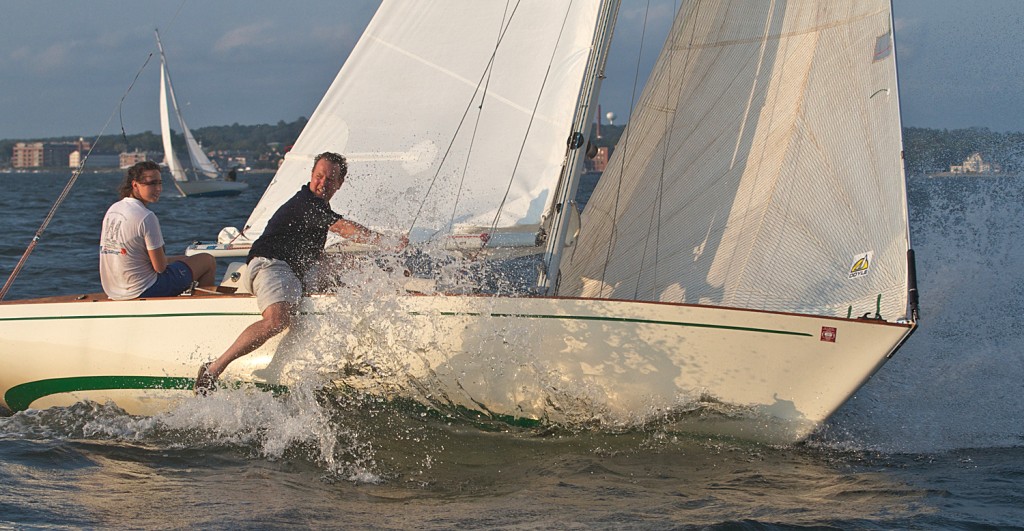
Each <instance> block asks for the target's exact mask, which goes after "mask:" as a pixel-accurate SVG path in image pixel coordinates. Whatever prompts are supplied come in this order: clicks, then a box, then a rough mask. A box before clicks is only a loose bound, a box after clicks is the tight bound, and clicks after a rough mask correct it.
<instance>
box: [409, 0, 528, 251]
mask: <svg viewBox="0 0 1024 531" xmlns="http://www.w3.org/2000/svg"><path fill="white" fill-rule="evenodd" d="M521 2H522V0H519V1H517V2H516V5H515V7H514V8H513V9H512V13H511V14H510V15H509V17H508V23H507V24H506V25H505V27H504V29H502V31H501V35H500V36H499V37H498V42H497V43H495V45H494V50H493V51H492V52H491V58H490V59H489V60H488V61H487V66H485V67H484V72H483V73H482V74H481V75H480V80H479V81H477V84H476V89H474V90H473V95H472V96H471V97H470V98H469V102H468V103H467V104H466V110H465V111H463V113H462V118H460V119H459V124H458V125H457V126H456V127H455V132H454V133H453V134H452V137H451V141H450V142H449V143H448V147H447V148H446V149H445V152H444V156H442V157H441V162H439V163H438V165H437V171H435V172H434V177H433V178H432V179H431V180H430V186H428V187H427V191H426V193H425V194H423V201H421V202H420V206H419V208H418V209H416V215H414V216H413V218H412V222H411V223H410V224H409V230H408V231H407V232H406V234H412V230H413V229H414V228H415V227H416V222H417V221H418V220H419V217H420V214H421V213H422V212H423V207H424V205H426V203H427V198H428V197H430V192H431V191H432V190H433V189H434V185H435V184H437V179H438V177H440V175H441V168H443V167H444V163H445V161H447V160H448V155H450V154H451V152H452V148H453V147H454V146H455V139H456V138H457V137H458V135H459V131H461V130H462V126H463V124H465V122H466V117H467V116H469V112H470V110H471V109H472V108H473V101H474V100H476V95H477V93H479V92H480V87H481V85H482V84H483V83H484V80H485V79H488V76H489V75H490V71H491V68H492V67H493V65H494V59H495V57H496V56H497V55H498V48H499V47H500V46H501V41H502V40H504V38H505V34H506V33H507V32H508V28H509V26H511V25H512V19H513V18H515V15H516V10H518V9H519V4H520V3H521ZM506 12H507V9H506ZM437 232H440V230H438V231H437ZM437 232H435V233H434V234H433V235H431V238H433V237H434V236H435V235H436V234H437Z"/></svg>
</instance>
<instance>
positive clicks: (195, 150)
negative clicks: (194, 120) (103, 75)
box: [156, 33, 218, 181]
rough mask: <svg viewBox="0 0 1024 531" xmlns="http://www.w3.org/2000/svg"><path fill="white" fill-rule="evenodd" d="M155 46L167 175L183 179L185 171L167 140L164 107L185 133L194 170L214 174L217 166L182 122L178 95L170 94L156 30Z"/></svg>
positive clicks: (169, 134)
mask: <svg viewBox="0 0 1024 531" xmlns="http://www.w3.org/2000/svg"><path fill="white" fill-rule="evenodd" d="M156 43H157V48H158V50H159V51H160V135H161V138H162V139H163V146H164V163H165V164H166V165H167V168H168V170H169V171H170V172H171V175H173V176H174V179H175V180H176V181H187V180H189V179H188V175H187V174H186V172H185V170H184V168H183V167H182V165H181V162H180V161H179V160H178V157H177V156H176V155H175V154H174V148H173V145H172V142H171V128H170V116H169V114H168V108H172V109H174V116H175V118H176V119H177V120H178V127H180V129H181V134H182V136H184V137H185V148H186V150H187V151H188V155H189V159H190V161H191V162H192V168H193V170H194V171H196V172H199V173H202V174H203V175H205V176H206V177H209V178H214V177H217V175H218V170H217V166H216V165H215V164H214V163H213V161H211V160H210V158H209V157H207V156H206V153H203V150H202V148H201V147H200V146H199V143H198V142H197V141H196V139H195V137H194V136H193V135H192V130H191V129H189V128H188V125H187V124H186V123H185V118H184V116H182V114H181V109H179V108H178V99H177V97H176V96H175V95H174V86H173V85H172V84H171V73H170V71H169V70H168V68H167V57H166V56H165V55H164V48H163V44H162V43H161V42H160V34H159V33H157V34H156Z"/></svg>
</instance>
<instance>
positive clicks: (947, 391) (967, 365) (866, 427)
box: [823, 177, 1024, 452]
mask: <svg viewBox="0 0 1024 531" xmlns="http://www.w3.org/2000/svg"><path fill="white" fill-rule="evenodd" d="M909 194H910V204H911V228H912V236H913V244H914V248H915V250H916V254H917V270H918V283H919V286H918V288H919V291H920V293H921V322H920V325H921V328H920V329H919V330H918V331H917V332H915V334H914V336H913V337H911V339H910V340H909V341H908V343H907V344H906V345H905V346H904V347H903V348H902V349H901V350H900V351H899V352H898V353H897V354H896V355H895V357H894V358H893V359H892V360H891V361H890V362H889V363H888V364H886V365H885V366H884V367H883V368H882V370H881V371H879V373H878V374H876V375H875V377H874V378H873V379H872V380H871V381H869V382H868V384H867V385H866V386H865V387H864V388H863V389H862V390H861V392H859V393H858V395H857V397H856V398H855V399H854V400H852V401H851V402H850V403H848V404H847V405H846V406H845V407H844V408H843V409H841V410H840V412H839V413H838V414H837V415H836V416H835V417H834V420H833V421H832V422H831V423H830V426H829V428H828V429H827V430H826V431H825V434H824V437H823V439H824V440H827V441H831V442H834V443H836V444H839V445H844V444H850V445H852V446H859V445H864V446H867V447H870V448H877V449H881V450H885V451H898V452H925V451H942V450H948V449H956V448H985V447H1002V446H1016V445H1020V444H1021V442H1022V440H1024V424H1022V423H1021V417H1020V411H1024V386H1022V384H1021V382H1022V381H1024V363H1021V350H1022V342H1021V336H1022V332H1024V322H1022V321H1021V318H1020V316H1021V315H1022V314H1024V275H1022V274H1021V272H1020V264H1021V263H1024V239H1021V237H1020V234H1021V232H1022V229H1024V180H1022V179H1019V178H1014V177H1003V178H970V177H961V178H948V179H943V178H931V179H930V178H926V177H919V178H913V179H911V180H910V182H909Z"/></svg>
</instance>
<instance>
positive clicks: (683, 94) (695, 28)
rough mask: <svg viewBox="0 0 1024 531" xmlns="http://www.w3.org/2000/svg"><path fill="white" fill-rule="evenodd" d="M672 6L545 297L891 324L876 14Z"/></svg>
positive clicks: (895, 262) (885, 110)
mask: <svg viewBox="0 0 1024 531" xmlns="http://www.w3.org/2000/svg"><path fill="white" fill-rule="evenodd" d="M681 9H682V10H681V12H680V16H678V17H677V20H676V22H675V25H674V27H673V30H672V33H671V35H670V37H669V39H668V42H667V43H666V45H665V48H664V50H663V51H662V54H661V56H660V58H659V60H658V62H657V64H656V67H655V69H654V71H653V73H652V74H651V76H650V79H649V81H648V84H647V87H646V89H645V91H644V93H643V96H642V97H641V99H640V101H639V104H638V105H637V107H636V109H635V110H634V112H633V116H632V118H631V120H630V124H629V129H628V131H627V132H625V133H624V134H623V136H622V139H621V140H620V142H619V145H618V146H617V149H616V152H615V153H614V156H613V157H612V160H611V161H610V163H609V165H608V169H607V170H606V171H605V173H604V175H603V176H602V178H601V181H600V183H599V186H598V187H597V189H596V190H595V192H594V194H593V196H592V198H591V200H590V202H589V203H588V205H587V208H586V211H585V212H584V215H583V219H582V230H581V233H580V237H579V239H578V241H577V244H576V248H575V249H574V250H573V251H571V252H570V253H569V254H568V255H567V256H566V258H565V260H564V261H563V263H562V270H561V273H562V277H561V285H560V290H559V294H561V295H569V296H584V297H605V298H615V299H639V300H651V301H665V302H683V303H699V304H711V305H720V306H729V307H738V308H751V309H763V310H774V311H787V312H799V313H813V314H819V315H832V316H840V317H846V316H847V315H848V313H852V314H853V315H854V316H857V315H862V314H864V313H871V314H872V315H874V314H875V312H876V309H877V307H876V304H879V306H880V309H881V311H880V313H881V315H882V316H883V317H884V318H886V319H888V320H892V319H896V318H901V317H903V316H905V315H906V305H907V257H906V252H907V250H908V248H909V233H908V224H907V223H908V222H907V210H906V204H907V203H906V192H905V187H904V175H903V165H902V157H901V155H902V145H901V142H902V141H901V132H900V127H901V125H900V119H899V106H898V97H897V87H896V69H895V58H894V55H893V43H892V23H891V13H890V5H889V1H888V0H871V1H866V0H863V1H861V0H859V1H856V2H851V1H825V0H790V1H787V2H781V1H762V0H732V1H729V0H719V1H706V0H705V1H700V2H697V1H689V2H684V3H683V6H682V8H681ZM879 297H880V298H881V299H880V303H879Z"/></svg>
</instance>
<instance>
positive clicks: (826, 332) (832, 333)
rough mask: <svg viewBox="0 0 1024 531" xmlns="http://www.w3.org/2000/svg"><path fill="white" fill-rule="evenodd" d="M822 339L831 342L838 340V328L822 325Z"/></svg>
mask: <svg viewBox="0 0 1024 531" xmlns="http://www.w3.org/2000/svg"><path fill="white" fill-rule="evenodd" d="M821 340H822V341H828V342H829V343H835V342H836V329H835V328H833V327H831V326H823V327H821Z"/></svg>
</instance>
